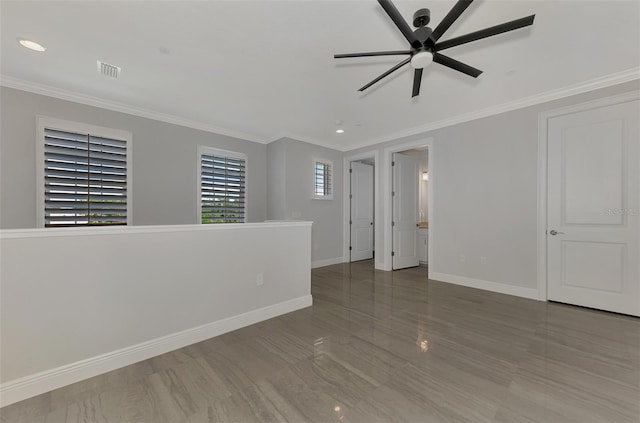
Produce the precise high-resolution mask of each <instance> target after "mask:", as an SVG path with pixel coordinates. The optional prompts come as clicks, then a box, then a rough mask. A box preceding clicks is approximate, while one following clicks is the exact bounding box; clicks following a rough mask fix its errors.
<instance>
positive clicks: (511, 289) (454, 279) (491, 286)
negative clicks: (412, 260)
mask: <svg viewBox="0 0 640 423" xmlns="http://www.w3.org/2000/svg"><path fill="white" fill-rule="evenodd" d="M429 279H433V280H436V281H441V282H447V283H452V284H455V285H462V286H468V287H469V288H477V289H484V290H485V291H492V292H498V293H500V294H507V295H514V296H516V297H524V298H529V299H532V300H539V299H540V298H539V297H538V288H525V287H522V286H516V285H507V284H504V283H498V282H491V281H483V280H482V279H473V278H467V277H465V276H458V275H448V274H446V273H437V272H432V273H431V274H430V275H429Z"/></svg>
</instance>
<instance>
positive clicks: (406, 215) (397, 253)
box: [391, 153, 419, 270]
mask: <svg viewBox="0 0 640 423" xmlns="http://www.w3.org/2000/svg"><path fill="white" fill-rule="evenodd" d="M418 164H419V159H418V158H417V157H413V156H408V155H405V154H401V153H394V154H393V157H392V168H393V169H392V172H393V185H392V197H391V198H392V226H393V227H392V232H393V270H396V269H404V268H406V267H413V266H417V265H418V264H419V260H418V178H419V166H418Z"/></svg>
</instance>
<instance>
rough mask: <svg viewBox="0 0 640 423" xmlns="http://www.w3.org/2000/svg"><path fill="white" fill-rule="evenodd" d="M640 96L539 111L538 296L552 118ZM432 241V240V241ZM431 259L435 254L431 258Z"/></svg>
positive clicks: (543, 288)
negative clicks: (550, 122)
mask: <svg viewBox="0 0 640 423" xmlns="http://www.w3.org/2000/svg"><path fill="white" fill-rule="evenodd" d="M638 99H640V92H638V91H629V92H626V93H623V94H619V95H614V96H610V97H604V98H600V99H597V100H592V101H587V102H583V103H578V104H573V105H571V106H566V107H561V108H557V109H552V110H547V111H544V112H540V113H539V114H538V222H537V231H538V236H537V241H538V266H537V268H538V269H537V270H538V278H537V279H538V299H539V300H540V301H547V300H548V299H549V298H548V295H547V283H548V280H547V171H548V168H547V159H548V135H549V133H548V130H549V119H551V118H554V117H558V116H563V115H568V114H572V113H578V112H584V111H586V110H593V109H597V108H600V107H606V106H612V105H614V104H620V103H626V102H629V101H634V100H638ZM429 242H431V241H429ZM429 260H431V258H429Z"/></svg>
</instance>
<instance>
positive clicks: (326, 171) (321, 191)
mask: <svg viewBox="0 0 640 423" xmlns="http://www.w3.org/2000/svg"><path fill="white" fill-rule="evenodd" d="M314 187H315V190H314V194H315V196H316V197H328V196H330V195H331V165H330V164H329V163H322V162H316V165H315V184H314Z"/></svg>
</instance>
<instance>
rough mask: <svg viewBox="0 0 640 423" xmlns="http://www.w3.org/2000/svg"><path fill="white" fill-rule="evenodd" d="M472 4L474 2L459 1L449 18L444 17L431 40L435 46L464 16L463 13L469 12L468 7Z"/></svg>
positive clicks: (469, 0) (448, 14)
mask: <svg viewBox="0 0 640 423" xmlns="http://www.w3.org/2000/svg"><path fill="white" fill-rule="evenodd" d="M471 2H473V0H458V2H457V3H456V4H455V5H454V6H453V8H451V10H450V11H449V13H447V16H445V17H444V19H443V20H442V22H440V23H439V24H438V26H437V27H436V29H434V30H433V32H432V33H431V36H430V37H429V40H430V41H431V43H432V44H435V42H436V41H438V40H439V39H440V37H442V36H443V35H444V33H445V32H446V31H447V29H449V27H450V26H451V25H453V23H454V22H455V21H456V20H457V19H458V18H459V17H460V15H462V13H463V12H464V11H465V10H467V7H469V6H471Z"/></svg>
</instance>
